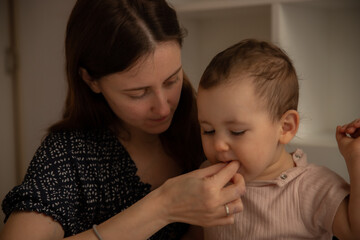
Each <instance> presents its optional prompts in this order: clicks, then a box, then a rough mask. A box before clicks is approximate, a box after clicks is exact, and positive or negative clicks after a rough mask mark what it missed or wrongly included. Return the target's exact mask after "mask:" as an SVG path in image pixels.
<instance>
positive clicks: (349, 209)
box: [333, 119, 360, 239]
mask: <svg viewBox="0 0 360 240" xmlns="http://www.w3.org/2000/svg"><path fill="white" fill-rule="evenodd" d="M359 133H360V119H357V120H355V121H353V122H351V123H349V124H346V125H344V126H342V127H340V126H339V127H337V129H336V140H337V142H338V145H339V150H340V152H341V154H342V155H343V156H344V158H345V161H346V165H347V168H348V172H349V176H350V196H349V197H348V198H346V199H344V201H343V202H342V203H341V205H340V207H339V209H338V211H337V213H336V215H335V219H334V223H333V232H334V235H335V236H337V237H338V238H340V239H359V238H360V208H359V206H360V136H359Z"/></svg>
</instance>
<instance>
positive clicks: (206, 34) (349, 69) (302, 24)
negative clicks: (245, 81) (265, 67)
mask: <svg viewBox="0 0 360 240" xmlns="http://www.w3.org/2000/svg"><path fill="white" fill-rule="evenodd" d="M170 2H171V4H172V5H173V6H174V8H175V9H176V10H177V12H178V15H179V18H180V21H181V23H182V25H183V26H184V27H185V28H186V29H187V30H188V36H187V38H186V39H185V42H184V47H183V66H184V69H185V71H186V72H187V74H188V75H189V77H190V79H191V80H192V82H193V83H194V86H195V87H197V85H198V82H199V79H200V77H201V74H202V72H203V71H204V69H205V67H206V65H207V64H208V63H209V61H210V60H211V58H212V57H213V56H214V55H215V54H216V53H217V52H219V51H220V50H223V49H225V48H226V47H228V46H230V45H232V44H234V43H236V42H238V41H240V40H241V39H244V38H258V39H263V40H270V41H273V42H274V43H276V44H278V45H279V46H280V47H282V48H283V49H284V50H285V51H286V52H287V53H288V55H289V56H290V58H291V59H292V60H293V62H294V65H295V68H296V69H297V72H298V76H299V79H300V103H299V112H300V116H301V122H300V129H299V133H298V135H297V137H296V138H295V139H294V140H293V143H292V144H291V146H290V148H291V149H294V148H296V147H300V148H303V149H304V150H305V151H307V152H308V155H309V161H312V162H316V163H318V164H323V165H326V166H328V167H329V168H331V169H333V170H334V171H336V172H338V173H339V174H340V175H342V176H343V177H344V178H345V179H347V180H348V174H347V171H346V165H345V163H344V161H343V160H342V158H341V156H340V154H339V152H338V150H337V145H336V141H335V127H336V125H338V124H342V123H346V122H348V121H351V120H353V119H354V118H356V117H360V106H359V105H360V77H359V76H360V1H358V0H355V1H351V0H283V1H281V0H278V1H276V0H267V1H266V0H252V1H251V0H172V1H170Z"/></svg>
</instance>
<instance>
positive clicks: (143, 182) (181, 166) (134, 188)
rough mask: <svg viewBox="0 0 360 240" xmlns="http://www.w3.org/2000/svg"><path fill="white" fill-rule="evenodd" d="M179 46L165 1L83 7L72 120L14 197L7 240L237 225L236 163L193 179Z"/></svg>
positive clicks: (73, 48)
mask: <svg viewBox="0 0 360 240" xmlns="http://www.w3.org/2000/svg"><path fill="white" fill-rule="evenodd" d="M182 38H183V31H182V30H181V28H180V27H179V24H178V21H177V17H176V13H175V11H174V10H173V9H172V8H170V7H169V6H168V5H167V3H166V2H165V1H163V0H78V1H77V3H76V5H75V7H74V9H73V11H72V13H71V16H70V18H69V21H68V26H67V32H66V46H65V48H66V71H67V79H68V95H67V99H66V104H65V111H64V115H63V119H62V120H61V121H60V122H58V123H56V124H54V125H53V126H51V127H50V129H49V134H48V135H47V137H46V138H45V139H44V141H43V142H42V144H41V146H40V147H39V149H38V151H37V152H36V154H35V156H34V158H33V160H32V162H31V164H30V167H29V169H28V172H27V175H26V176H25V179H24V181H23V183H22V184H21V185H19V186H17V187H15V188H14V189H13V190H12V191H11V192H10V193H9V194H8V195H7V197H6V198H5V200H4V202H3V210H4V212H5V214H6V224H5V227H4V229H3V232H2V233H1V235H0V236H1V239H24V238H26V239H62V238H64V237H69V239H106V240H108V239H132V240H134V239H147V238H150V239H180V238H181V236H183V234H184V233H185V232H186V230H187V225H186V224H184V223H188V224H194V225H201V226H210V225H219V224H231V223H232V222H233V216H232V215H233V213H236V212H238V211H240V210H241V209H242V203H241V200H240V195H241V193H242V192H243V191H244V184H243V180H242V178H241V176H240V175H239V174H237V173H236V171H237V169H238V165H237V164H236V163H231V164H228V165H226V166H225V165H221V164H219V165H215V166H212V167H209V168H205V169H202V170H197V171H193V172H189V171H191V170H194V169H195V168H197V167H198V166H199V163H200V162H201V161H202V160H203V159H204V155H203V151H202V148H201V143H200V134H199V127H198V123H197V119H196V115H197V110H196V105H195V94H194V91H193V88H192V87H191V84H190V83H189V81H188V79H187V78H186V76H185V75H184V73H183V70H182V65H181V54H180V50H181V43H182ZM186 172H189V173H186ZM183 173H186V174H183ZM180 174H183V175H180ZM179 175H180V176H179ZM176 176H177V177H176ZM230 180H232V182H233V183H234V184H232V185H227V183H228V182H229V181H230ZM224 206H225V207H224ZM18 226H21V229H22V230H21V231H18V230H17V229H18Z"/></svg>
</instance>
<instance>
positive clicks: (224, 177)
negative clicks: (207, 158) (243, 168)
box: [209, 161, 239, 189]
mask: <svg viewBox="0 0 360 240" xmlns="http://www.w3.org/2000/svg"><path fill="white" fill-rule="evenodd" d="M238 169H239V163H238V162H237V161H232V162H229V163H228V164H227V165H226V166H225V167H223V168H222V169H221V170H220V171H219V172H218V173H216V174H214V175H212V176H211V177H210V178H209V181H212V182H213V184H214V186H216V187H218V189H221V188H223V187H224V186H225V185H226V184H228V183H229V182H230V180H231V179H232V178H233V177H234V175H235V174H236V172H237V170H238Z"/></svg>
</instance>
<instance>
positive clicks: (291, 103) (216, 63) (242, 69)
mask: <svg viewBox="0 0 360 240" xmlns="http://www.w3.org/2000/svg"><path fill="white" fill-rule="evenodd" d="M234 76H236V78H234ZM243 78H247V79H251V80H252V83H253V84H254V87H255V94H256V95H257V96H258V97H259V99H260V100H262V102H263V103H264V104H265V107H266V108H267V109H268V111H269V114H270V116H271V118H272V120H273V121H276V120H279V119H280V118H281V117H282V115H283V114H284V113H285V112H286V111H288V110H297V107H298V100H299V84H298V78H297V75H296V71H295V68H294V66H293V64H292V61H291V60H290V58H289V57H288V56H287V54H286V53H285V51H283V50H282V49H280V48H279V47H277V46H275V45H274V44H272V43H269V42H266V41H258V40H255V39H245V40H242V41H241V42H239V43H237V44H235V45H233V46H231V47H229V48H227V49H225V50H224V51H222V52H220V53H218V54H217V55H216V56H215V57H214V58H213V59H212V60H211V62H210V63H209V65H208V66H207V68H206V70H205V72H204V73H203V75H202V77H201V80H200V85H199V87H200V88H203V89H209V88H213V87H215V86H218V85H220V84H225V83H231V82H230V79H243Z"/></svg>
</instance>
